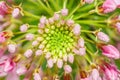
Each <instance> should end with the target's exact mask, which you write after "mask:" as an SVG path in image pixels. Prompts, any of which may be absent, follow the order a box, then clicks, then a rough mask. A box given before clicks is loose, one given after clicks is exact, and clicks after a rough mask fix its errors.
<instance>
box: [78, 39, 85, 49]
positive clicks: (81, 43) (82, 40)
mask: <svg viewBox="0 0 120 80" xmlns="http://www.w3.org/2000/svg"><path fill="white" fill-rule="evenodd" d="M78 46H79V47H84V46H85V41H84V39H83V38H80V39H79V40H78Z"/></svg>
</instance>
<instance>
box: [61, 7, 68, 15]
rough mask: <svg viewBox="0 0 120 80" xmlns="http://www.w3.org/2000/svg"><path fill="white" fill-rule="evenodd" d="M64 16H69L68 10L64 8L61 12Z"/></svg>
mask: <svg viewBox="0 0 120 80" xmlns="http://www.w3.org/2000/svg"><path fill="white" fill-rule="evenodd" d="M61 14H62V16H67V15H68V9H66V8H64V9H62V10H61Z"/></svg>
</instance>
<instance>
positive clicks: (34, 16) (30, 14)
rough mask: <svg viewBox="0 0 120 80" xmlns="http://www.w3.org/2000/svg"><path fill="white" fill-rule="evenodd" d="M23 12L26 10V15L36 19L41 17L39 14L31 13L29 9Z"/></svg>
mask: <svg viewBox="0 0 120 80" xmlns="http://www.w3.org/2000/svg"><path fill="white" fill-rule="evenodd" d="M23 12H24V15H25V16H28V17H33V18H35V19H40V17H39V16H37V15H34V14H32V13H30V12H27V11H23Z"/></svg>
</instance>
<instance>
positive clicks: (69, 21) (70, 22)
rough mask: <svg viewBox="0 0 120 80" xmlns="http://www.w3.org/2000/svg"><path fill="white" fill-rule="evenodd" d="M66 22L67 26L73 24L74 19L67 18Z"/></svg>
mask: <svg viewBox="0 0 120 80" xmlns="http://www.w3.org/2000/svg"><path fill="white" fill-rule="evenodd" d="M66 24H67V26H73V24H74V21H73V20H71V19H69V20H67V22H66Z"/></svg>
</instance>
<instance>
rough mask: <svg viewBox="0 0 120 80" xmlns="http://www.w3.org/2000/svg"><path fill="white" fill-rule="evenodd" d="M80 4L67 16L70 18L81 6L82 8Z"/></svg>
mask: <svg viewBox="0 0 120 80" xmlns="http://www.w3.org/2000/svg"><path fill="white" fill-rule="evenodd" d="M80 6H81V5H80V4H78V5H77V7H76V8H75V9H74V10H73V11H72V12H71V13H70V14H69V15H68V17H67V18H70V17H71V16H72V15H73V14H74V13H75V12H76V11H77V10H78V9H79V8H80Z"/></svg>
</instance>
